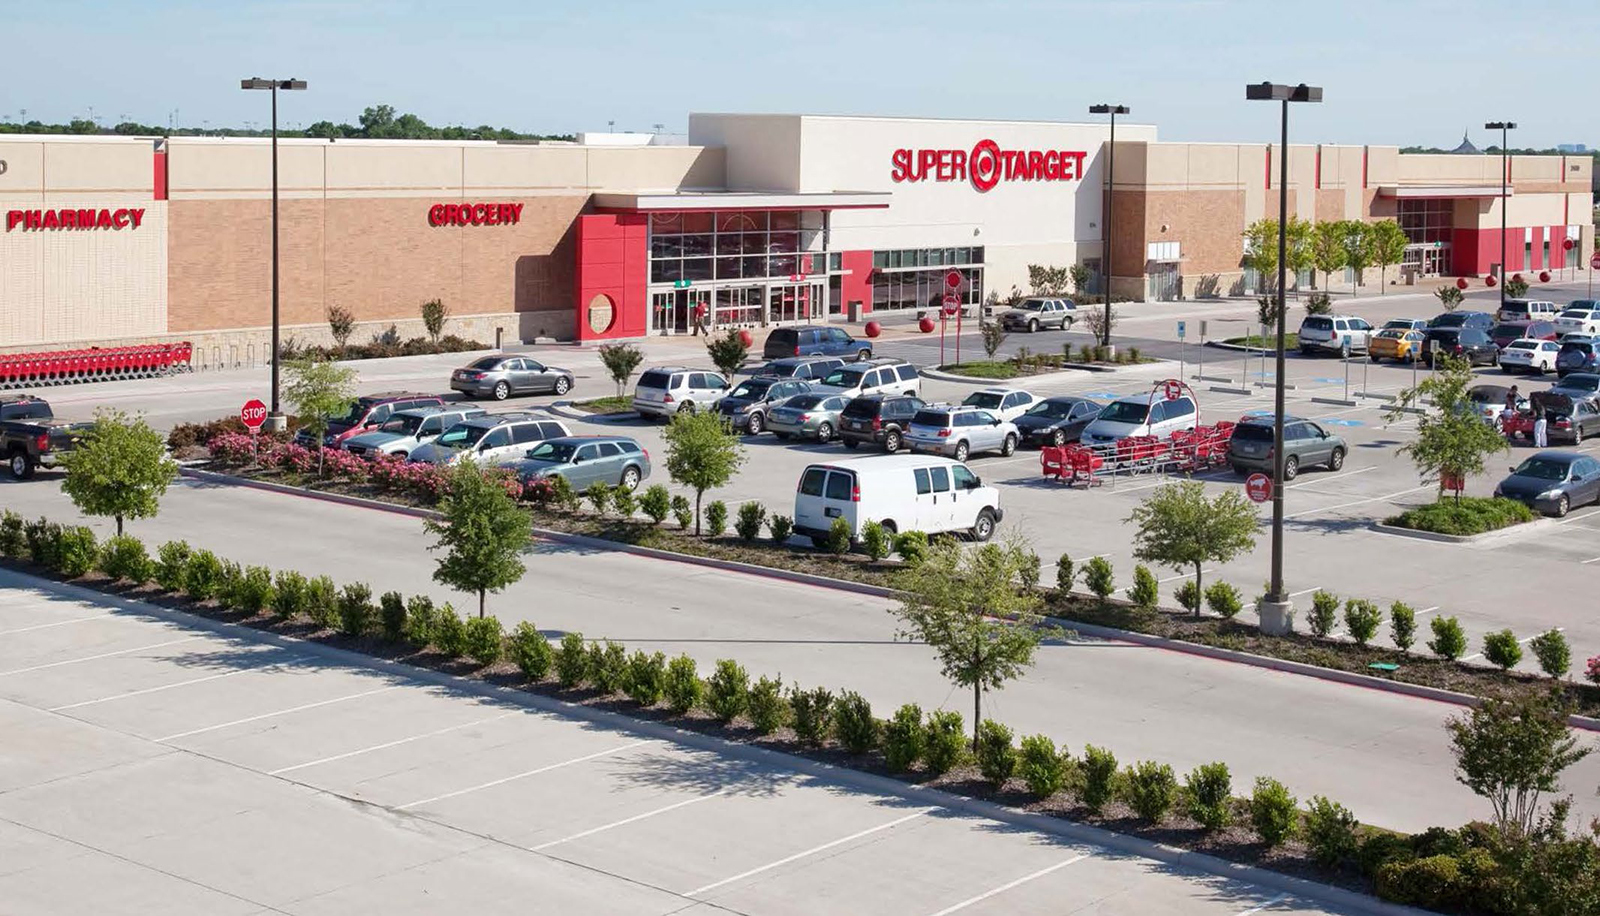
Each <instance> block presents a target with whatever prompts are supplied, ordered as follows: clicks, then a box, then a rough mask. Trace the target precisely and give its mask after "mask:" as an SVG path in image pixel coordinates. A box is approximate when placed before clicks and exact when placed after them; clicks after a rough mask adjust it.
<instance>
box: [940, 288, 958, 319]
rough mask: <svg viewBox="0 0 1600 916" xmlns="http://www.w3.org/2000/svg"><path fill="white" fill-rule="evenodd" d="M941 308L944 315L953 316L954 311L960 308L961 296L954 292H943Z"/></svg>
mask: <svg viewBox="0 0 1600 916" xmlns="http://www.w3.org/2000/svg"><path fill="white" fill-rule="evenodd" d="M941 310H942V311H943V312H944V316H945V317H946V318H952V317H954V316H955V313H956V312H958V311H960V310H961V297H960V296H957V295H956V294H955V293H945V294H944V305H943V306H942V307H941Z"/></svg>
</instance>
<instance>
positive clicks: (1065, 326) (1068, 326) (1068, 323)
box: [1061, 316, 1072, 331]
mask: <svg viewBox="0 0 1600 916" xmlns="http://www.w3.org/2000/svg"><path fill="white" fill-rule="evenodd" d="M1061 330H1063V331H1070V330H1072V317H1071V316H1068V317H1066V318H1063V319H1061Z"/></svg>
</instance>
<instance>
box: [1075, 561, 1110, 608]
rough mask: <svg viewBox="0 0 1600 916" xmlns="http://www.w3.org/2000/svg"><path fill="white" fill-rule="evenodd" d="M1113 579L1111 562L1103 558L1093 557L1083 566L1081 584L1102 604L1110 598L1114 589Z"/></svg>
mask: <svg viewBox="0 0 1600 916" xmlns="http://www.w3.org/2000/svg"><path fill="white" fill-rule="evenodd" d="M1115 579H1116V576H1115V574H1114V573H1113V572H1112V570H1111V561H1110V560H1107V559H1106V558H1105V557H1094V558H1093V559H1091V560H1090V561H1089V562H1087V563H1085V564H1083V584H1084V586H1085V587H1086V588H1088V589H1089V591H1090V592H1092V593H1093V594H1094V596H1095V597H1096V598H1099V599H1100V601H1101V602H1102V603H1103V602H1104V601H1105V600H1106V599H1107V598H1109V597H1111V592H1112V590H1113V589H1114V588H1115V587H1116V583H1115Z"/></svg>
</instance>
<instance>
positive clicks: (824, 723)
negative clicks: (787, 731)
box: [789, 684, 833, 747]
mask: <svg viewBox="0 0 1600 916" xmlns="http://www.w3.org/2000/svg"><path fill="white" fill-rule="evenodd" d="M789 708H791V709H793V710H794V734H795V737H796V738H799V739H800V740H801V741H802V742H804V743H805V744H809V745H811V746H812V747H820V746H821V745H822V744H823V743H824V742H826V741H827V740H828V736H829V735H830V734H832V733H833V691H831V690H829V689H828V688H826V687H813V688H811V689H810V690H801V689H800V685H798V684H796V685H795V686H793V687H791V688H789Z"/></svg>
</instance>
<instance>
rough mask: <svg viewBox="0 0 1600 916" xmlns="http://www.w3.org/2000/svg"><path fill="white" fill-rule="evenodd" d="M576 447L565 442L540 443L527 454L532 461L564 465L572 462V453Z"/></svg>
mask: <svg viewBox="0 0 1600 916" xmlns="http://www.w3.org/2000/svg"><path fill="white" fill-rule="evenodd" d="M577 450H578V447H577V446H576V445H571V444H568V443H566V442H541V443H539V444H538V445H537V446H535V447H534V449H533V451H531V452H529V453H528V457H529V458H532V459H533V460H534V461H549V462H553V463H555V464H566V463H567V462H569V461H571V460H572V453H573V452H576V451H577Z"/></svg>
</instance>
